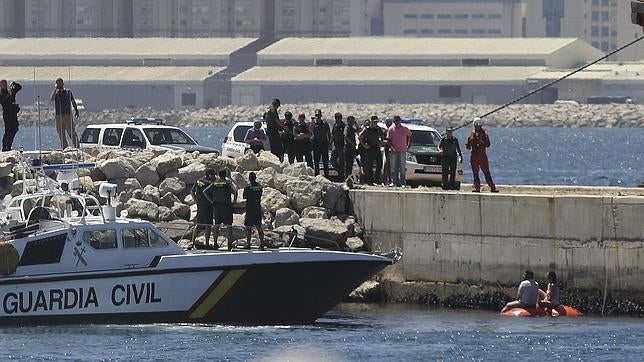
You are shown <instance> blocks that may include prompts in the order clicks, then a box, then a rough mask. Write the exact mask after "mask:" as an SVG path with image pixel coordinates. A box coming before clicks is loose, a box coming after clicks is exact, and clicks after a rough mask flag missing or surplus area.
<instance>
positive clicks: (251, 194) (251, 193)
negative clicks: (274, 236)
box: [244, 172, 266, 250]
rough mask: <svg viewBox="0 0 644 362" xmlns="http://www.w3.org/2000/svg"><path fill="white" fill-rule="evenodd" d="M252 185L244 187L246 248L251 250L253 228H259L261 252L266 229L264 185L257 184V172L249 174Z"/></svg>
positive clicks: (263, 246)
mask: <svg viewBox="0 0 644 362" xmlns="http://www.w3.org/2000/svg"><path fill="white" fill-rule="evenodd" d="M248 181H249V182H250V185H248V186H246V187H244V199H245V200H246V217H245V219H244V226H246V248H247V249H250V236H251V234H252V231H253V230H252V228H253V226H254V227H256V228H257V234H259V250H264V248H265V247H266V245H265V244H264V229H262V204H261V201H262V185H260V184H258V183H257V175H255V172H251V173H250V174H248Z"/></svg>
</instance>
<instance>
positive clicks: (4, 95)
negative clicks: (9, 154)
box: [0, 79, 22, 152]
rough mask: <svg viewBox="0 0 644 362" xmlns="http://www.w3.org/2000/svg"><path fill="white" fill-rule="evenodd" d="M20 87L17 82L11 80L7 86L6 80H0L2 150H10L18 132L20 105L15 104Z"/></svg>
mask: <svg viewBox="0 0 644 362" xmlns="http://www.w3.org/2000/svg"><path fill="white" fill-rule="evenodd" d="M21 89H22V86H21V85H20V84H19V83H16V82H11V84H10V85H9V87H7V80H6V79H3V80H0V103H2V119H3V120H4V136H3V137H2V151H3V152H4V151H11V146H12V145H13V139H14V137H16V133H18V112H20V106H18V105H17V104H16V94H17V93H18V92H19V91H20V90H21Z"/></svg>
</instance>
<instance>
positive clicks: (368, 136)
mask: <svg viewBox="0 0 644 362" xmlns="http://www.w3.org/2000/svg"><path fill="white" fill-rule="evenodd" d="M382 138H383V137H382V130H381V129H380V126H378V116H372V117H371V120H370V121H369V128H366V129H365V130H364V131H362V133H361V134H360V144H361V145H362V147H363V148H364V156H365V160H364V166H363V167H364V173H365V175H364V181H365V183H366V184H367V185H373V184H374V182H375V183H376V184H379V183H380V172H381V171H382V152H381V151H380V147H381V146H382ZM374 164H375V165H376V170H375V174H374V169H373V167H374Z"/></svg>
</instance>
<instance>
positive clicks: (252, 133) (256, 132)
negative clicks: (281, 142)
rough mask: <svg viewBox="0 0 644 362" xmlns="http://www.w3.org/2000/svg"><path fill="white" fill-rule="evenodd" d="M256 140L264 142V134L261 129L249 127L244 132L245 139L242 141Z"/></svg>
mask: <svg viewBox="0 0 644 362" xmlns="http://www.w3.org/2000/svg"><path fill="white" fill-rule="evenodd" d="M255 138H257V139H258V140H266V133H264V130H263V129H261V128H260V129H255V127H251V128H250V129H248V131H246V137H244V141H246V140H254V139H255Z"/></svg>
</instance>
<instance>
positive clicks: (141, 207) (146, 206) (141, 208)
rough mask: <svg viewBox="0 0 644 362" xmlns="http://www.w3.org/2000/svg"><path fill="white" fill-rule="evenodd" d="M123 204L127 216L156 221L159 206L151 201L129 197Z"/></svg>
mask: <svg viewBox="0 0 644 362" xmlns="http://www.w3.org/2000/svg"><path fill="white" fill-rule="evenodd" d="M125 206H126V210H127V214H128V216H129V217H138V218H141V219H146V220H150V221H156V220H158V218H159V207H158V206H157V205H156V204H155V203H153V202H150V201H145V200H139V199H129V200H128V201H127V203H126V204H125Z"/></svg>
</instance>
